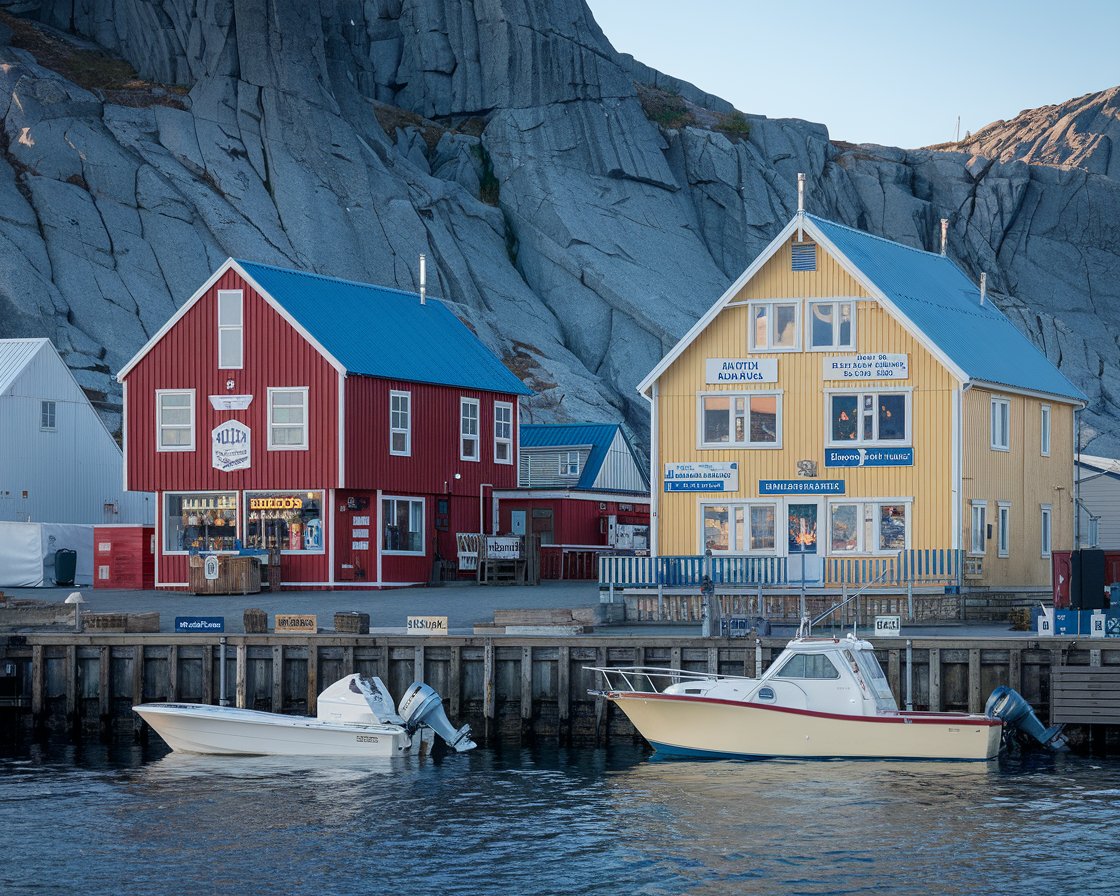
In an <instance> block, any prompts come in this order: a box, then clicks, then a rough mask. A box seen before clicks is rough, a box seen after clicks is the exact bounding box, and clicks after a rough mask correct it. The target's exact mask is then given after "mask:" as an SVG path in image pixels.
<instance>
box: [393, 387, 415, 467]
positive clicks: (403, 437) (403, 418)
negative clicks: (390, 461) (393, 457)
mask: <svg viewBox="0 0 1120 896" xmlns="http://www.w3.org/2000/svg"><path fill="white" fill-rule="evenodd" d="M389 453H390V454H400V455H404V456H406V457H407V456H408V455H410V454H412V395H411V393H409V392H390V393H389Z"/></svg>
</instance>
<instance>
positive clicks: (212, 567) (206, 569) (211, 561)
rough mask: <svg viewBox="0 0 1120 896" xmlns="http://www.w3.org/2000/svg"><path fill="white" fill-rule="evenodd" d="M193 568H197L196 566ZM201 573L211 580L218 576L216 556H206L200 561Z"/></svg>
mask: <svg viewBox="0 0 1120 896" xmlns="http://www.w3.org/2000/svg"><path fill="white" fill-rule="evenodd" d="M195 569H198V567H197V566H196V567H195ZM202 574H203V575H204V576H205V577H206V578H207V579H208V580H209V581H211V582H213V581H214V580H215V579H216V578H218V558H217V557H207V558H206V559H205V560H203V561H202Z"/></svg>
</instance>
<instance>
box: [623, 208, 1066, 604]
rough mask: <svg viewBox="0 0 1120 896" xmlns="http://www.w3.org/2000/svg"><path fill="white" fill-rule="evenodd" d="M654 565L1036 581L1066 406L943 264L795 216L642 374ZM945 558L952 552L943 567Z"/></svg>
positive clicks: (994, 314)
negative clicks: (956, 574)
mask: <svg viewBox="0 0 1120 896" xmlns="http://www.w3.org/2000/svg"><path fill="white" fill-rule="evenodd" d="M639 390H640V391H641V392H642V393H643V394H644V395H646V397H647V398H648V399H649V400H650V402H651V406H652V426H651V430H652V442H651V466H652V469H653V471H654V476H655V482H654V489H653V498H654V507H653V530H654V545H653V547H654V551H655V552H656V553H657V554H660V555H674V554H688V555H695V554H698V553H703V552H704V551H705V550H706V549H710V550H712V551H713V553H715V554H736V555H748V556H750V555H754V556H760V557H775V556H776V557H783V558H787V562H788V570H789V578H790V580H791V581H793V582H799V581H803V582H806V583H808V584H818V585H828V584H830V581H829V576H830V572H829V568H830V566H829V562H828V561H829V560H830V558H852V559H859V558H869V559H874V558H881V557H890V556H896V555H897V554H898V553H899V552H900V551H908V550H915V549H918V550H928V551H932V552H939V551H943V552H956V551H962V552H963V553H964V555H965V561H964V577H965V579H966V583H967V584H971V585H975V586H990V587H1005V586H1006V587H1019V586H1023V587H1043V586H1047V585H1048V583H1049V580H1050V554H1051V552H1052V551H1053V550H1055V549H1060V548H1068V546H1069V544H1070V542H1071V539H1072V533H1073V516H1072V494H1073V492H1072V485H1073V482H1072V478H1073V439H1074V412H1075V410H1076V409H1077V408H1078V407H1080V406H1082V405H1083V403H1084V396H1083V395H1082V394H1081V393H1080V392H1079V391H1078V390H1077V388H1076V387H1074V386H1073V385H1072V384H1071V383H1070V382H1069V381H1068V380H1067V379H1066V378H1065V377H1064V376H1063V375H1062V374H1061V373H1060V372H1059V371H1058V370H1057V369H1056V368H1055V367H1054V366H1053V365H1052V364H1051V363H1050V362H1049V361H1048V360H1047V359H1046V358H1045V356H1043V355H1042V354H1041V353H1040V352H1039V351H1038V350H1037V349H1036V348H1035V347H1034V346H1033V345H1032V344H1031V343H1030V342H1029V340H1027V339H1026V338H1025V337H1024V336H1022V335H1021V334H1020V333H1019V332H1018V331H1017V330H1016V329H1015V328H1014V326H1012V324H1011V323H1010V322H1009V321H1008V320H1007V318H1006V317H1005V316H1004V315H1003V314H1002V313H1001V312H1000V311H999V310H998V309H997V308H995V306H994V305H993V304H992V302H991V300H990V299H988V298H987V297H986V296H985V295H984V293H983V291H982V290H981V289H978V288H977V287H976V286H975V285H973V284H972V283H971V281H969V280H968V278H967V277H965V275H964V274H963V273H962V272H961V271H960V269H959V268H957V267H956V265H954V264H953V263H952V262H951V261H950V260H949V259H948V258H947V257H945V255H944V254H943V253H942V254H938V253H933V252H924V251H921V250H918V249H913V248H910V247H907V246H903V245H900V244H898V243H893V242H890V241H888V240H884V239H881V238H878V237H874V236H871V235H869V234H866V233H862V232H860V231H857V230H853V229H851V228H847V227H843V226H841V225H838V224H835V223H832V222H829V221H825V220H823V219H821V218H817V217H815V216H812V215H807V214H804V213H803V212H799V213H798V214H797V216H795V218H794V219H793V220H792V221H790V223H789V224H788V225H787V226H786V227H785V228H784V230H783V231H782V232H781V233H780V234H779V235H778V237H777V238H775V240H774V241H773V242H772V243H771V244H770V246H768V247H767V249H766V250H765V251H764V252H763V253H762V254H761V255H760V256H759V258H758V259H756V261H755V262H754V263H753V264H752V265H751V267H750V268H748V269H747V270H746V271H745V272H744V273H743V275H742V276H740V277H739V278H738V279H737V280H736V282H735V283H733V284H732V286H731V287H730V288H729V289H728V291H727V292H726V293H725V294H724V295H723V296H722V297H721V298H720V299H719V301H718V302H716V304H715V305H714V306H713V307H712V308H711V309H710V310H709V311H708V312H707V313H706V314H705V316H704V317H703V318H701V320H700V321H699V322H698V323H697V324H696V326H694V327H693V329H692V330H691V331H690V332H689V333H688V334H686V335H685V337H684V338H683V339H682V340H681V341H680V342H679V343H678V344H677V345H676V346H675V347H674V348H673V349H672V351H671V352H670V353H669V354H668V355H667V356H666V357H665V358H664V359H663V360H662V362H661V363H660V364H659V365H658V366H657V367H656V368H655V369H654V370H653V371H652V372H651V373H650V374H649V375H648V376H647V377H646V378H645V379H644V380H643V382H642V383H641V384H640V386H639ZM957 556H959V555H957Z"/></svg>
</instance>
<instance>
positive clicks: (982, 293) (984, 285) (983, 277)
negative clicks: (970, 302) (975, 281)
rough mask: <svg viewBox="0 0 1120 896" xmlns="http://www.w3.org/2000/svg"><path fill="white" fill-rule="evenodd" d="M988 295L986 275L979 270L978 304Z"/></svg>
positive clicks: (982, 302)
mask: <svg viewBox="0 0 1120 896" xmlns="http://www.w3.org/2000/svg"><path fill="white" fill-rule="evenodd" d="M987 295H988V275H987V274H985V273H983V272H981V274H980V304H981V305H983V304H984V298H985V297H986V296H987Z"/></svg>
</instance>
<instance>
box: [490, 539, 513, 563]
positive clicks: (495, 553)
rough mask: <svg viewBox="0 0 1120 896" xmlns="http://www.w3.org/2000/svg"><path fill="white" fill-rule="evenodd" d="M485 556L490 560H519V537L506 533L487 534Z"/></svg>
mask: <svg viewBox="0 0 1120 896" xmlns="http://www.w3.org/2000/svg"><path fill="white" fill-rule="evenodd" d="M486 556H487V558H488V559H490V560H520V559H521V539H520V538H518V537H517V536H513V537H510V536H508V535H506V536H503V535H490V536H487V538H486Z"/></svg>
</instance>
